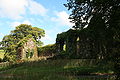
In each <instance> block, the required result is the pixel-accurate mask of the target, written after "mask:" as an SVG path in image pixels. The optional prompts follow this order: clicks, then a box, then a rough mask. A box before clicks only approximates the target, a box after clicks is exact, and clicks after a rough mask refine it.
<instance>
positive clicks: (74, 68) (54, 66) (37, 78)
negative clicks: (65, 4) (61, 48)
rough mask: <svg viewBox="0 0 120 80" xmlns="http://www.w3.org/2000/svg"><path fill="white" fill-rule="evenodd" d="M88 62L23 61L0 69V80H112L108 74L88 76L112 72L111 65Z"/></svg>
mask: <svg viewBox="0 0 120 80" xmlns="http://www.w3.org/2000/svg"><path fill="white" fill-rule="evenodd" d="M88 62H89V60H88ZM88 62H87V61H81V60H45V61H33V62H24V63H21V64H15V65H11V66H9V67H6V68H4V69H0V70H1V71H0V80H114V79H113V78H112V77H110V76H109V77H108V76H98V77H95V76H90V75H91V74H94V73H112V67H110V66H109V65H108V66H104V67H100V66H97V65H96V63H88ZM82 75H83V76H82ZM84 75H85V76H84ZM107 78H109V79H107Z"/></svg>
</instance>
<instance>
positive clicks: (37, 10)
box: [29, 0, 47, 16]
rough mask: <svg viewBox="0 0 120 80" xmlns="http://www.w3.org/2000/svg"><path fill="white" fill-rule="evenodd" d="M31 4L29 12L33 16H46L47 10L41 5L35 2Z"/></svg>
mask: <svg viewBox="0 0 120 80" xmlns="http://www.w3.org/2000/svg"><path fill="white" fill-rule="evenodd" d="M29 3H30V6H29V10H30V12H31V14H36V15H42V16H44V15H45V14H46V12H47V9H46V8H44V7H43V6H42V5H41V4H39V3H37V2H35V1H33V0H31V1H29Z"/></svg>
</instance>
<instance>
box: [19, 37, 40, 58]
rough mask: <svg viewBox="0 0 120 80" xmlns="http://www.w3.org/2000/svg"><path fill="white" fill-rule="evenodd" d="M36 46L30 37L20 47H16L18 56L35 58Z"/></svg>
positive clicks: (36, 54) (36, 55)
mask: <svg viewBox="0 0 120 80" xmlns="http://www.w3.org/2000/svg"><path fill="white" fill-rule="evenodd" d="M37 57H38V53H37V46H36V43H35V42H34V41H33V39H32V38H30V39H28V40H27V42H25V43H24V44H23V45H22V46H21V47H19V48H18V58H19V59H25V58H37Z"/></svg>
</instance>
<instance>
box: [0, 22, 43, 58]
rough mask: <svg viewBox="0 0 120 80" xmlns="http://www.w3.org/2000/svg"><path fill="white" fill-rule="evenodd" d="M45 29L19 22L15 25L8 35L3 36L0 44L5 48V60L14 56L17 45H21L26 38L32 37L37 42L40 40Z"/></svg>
mask: <svg viewBox="0 0 120 80" xmlns="http://www.w3.org/2000/svg"><path fill="white" fill-rule="evenodd" d="M44 34H45V31H44V30H43V29H40V28H37V27H32V26H31V25H27V24H21V25H19V26H17V27H16V29H15V30H13V31H11V33H10V34H9V35H6V36H4V38H3V40H2V42H1V44H2V47H3V48H4V50H5V53H6V54H5V56H6V57H5V58H6V59H7V58H8V59H7V60H12V58H13V60H14V59H15V56H16V50H17V47H20V46H22V45H23V44H24V43H25V42H26V41H27V39H28V38H33V40H34V41H35V42H36V43H38V45H41V44H39V43H40V42H41V41H40V38H41V37H44Z"/></svg>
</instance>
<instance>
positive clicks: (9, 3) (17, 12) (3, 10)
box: [0, 0, 28, 19]
mask: <svg viewBox="0 0 120 80" xmlns="http://www.w3.org/2000/svg"><path fill="white" fill-rule="evenodd" d="M26 6H28V3H27V0H0V16H1V17H9V18H13V19H20V18H22V16H21V15H24V14H25V12H26V10H25V7H26Z"/></svg>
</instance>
